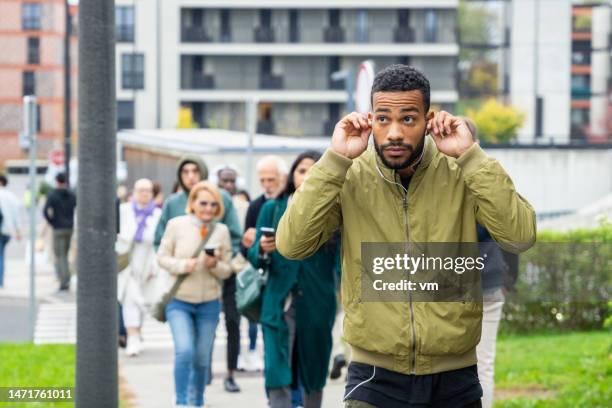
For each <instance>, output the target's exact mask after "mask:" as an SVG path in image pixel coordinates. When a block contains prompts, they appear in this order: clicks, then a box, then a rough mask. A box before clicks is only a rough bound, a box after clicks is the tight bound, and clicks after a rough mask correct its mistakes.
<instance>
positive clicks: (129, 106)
mask: <svg viewBox="0 0 612 408" xmlns="http://www.w3.org/2000/svg"><path fill="white" fill-rule="evenodd" d="M133 128H134V101H117V129H118V130H121V129H133Z"/></svg>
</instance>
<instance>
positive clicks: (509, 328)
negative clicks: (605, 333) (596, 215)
mask: <svg viewBox="0 0 612 408" xmlns="http://www.w3.org/2000/svg"><path fill="white" fill-rule="evenodd" d="M611 244H612V224H610V223H604V224H602V225H601V226H600V227H598V228H593V229H576V230H572V231H568V232H556V231H541V232H539V233H538V238H537V243H536V245H535V246H534V247H533V248H531V249H530V250H528V251H527V252H525V253H524V254H522V255H521V257H520V270H519V276H518V281H517V284H516V288H517V290H516V292H515V293H512V294H510V295H509V296H508V297H507V302H506V305H505V307H504V318H503V321H502V323H501V328H502V330H503V331H505V332H517V333H525V332H533V331H550V330H552V331H567V330H592V329H601V328H604V327H610V325H611V324H612V323H610V320H611V318H610V315H611V312H612V305H611V303H610V302H609V299H610V297H611V294H610V289H611V288H612V273H610V271H612V245H611ZM606 321H607V322H608V323H606ZM606 324H607V325H608V326H606Z"/></svg>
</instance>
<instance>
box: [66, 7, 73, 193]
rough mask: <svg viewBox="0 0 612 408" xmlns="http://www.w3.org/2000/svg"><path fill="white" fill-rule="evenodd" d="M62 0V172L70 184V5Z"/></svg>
mask: <svg viewBox="0 0 612 408" xmlns="http://www.w3.org/2000/svg"><path fill="white" fill-rule="evenodd" d="M64 1H65V13H66V33H65V35H64V166H65V167H64V172H65V173H66V180H68V186H70V155H71V154H72V143H71V134H72V123H71V120H72V119H71V118H72V115H71V112H70V107H71V105H72V103H71V101H72V95H71V83H70V80H71V72H70V71H71V68H70V31H71V25H72V24H71V17H70V5H69V4H68V0H64Z"/></svg>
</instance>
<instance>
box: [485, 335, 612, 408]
mask: <svg viewBox="0 0 612 408" xmlns="http://www.w3.org/2000/svg"><path fill="white" fill-rule="evenodd" d="M495 382H496V390H495V391H496V401H497V402H496V403H495V408H532V407H538V408H539V407H546V408H549V407H551V408H557V407H568V408H570V407H571V408H578V407H606V408H607V407H610V406H612V333H611V332H588V333H568V334H542V335H533V336H509V337H501V338H500V339H499V341H498V343H497V360H496V365H495ZM499 398H503V399H501V400H499Z"/></svg>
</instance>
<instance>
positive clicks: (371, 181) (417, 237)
mask: <svg viewBox="0 0 612 408" xmlns="http://www.w3.org/2000/svg"><path fill="white" fill-rule="evenodd" d="M476 223H479V224H481V225H482V226H484V227H485V228H486V229H487V230H488V231H489V232H490V233H491V236H492V237H493V238H494V239H495V241H497V242H498V243H500V245H501V246H502V248H504V249H506V250H509V251H512V252H519V251H523V250H526V249H528V248H529V247H531V246H532V245H533V243H534V242H535V234H536V218H535V213H534V210H533V208H532V207H531V205H529V203H528V202H527V200H525V199H524V198H523V197H521V196H520V195H519V194H518V193H517V192H516V190H515V188H514V184H513V183H512V180H511V179H510V177H509V176H508V174H507V173H506V172H505V171H504V169H503V168H502V166H501V165H500V164H499V162H498V161H497V160H495V159H493V158H491V157H489V156H487V155H486V154H485V152H484V151H483V150H482V149H481V148H480V146H478V144H475V145H473V146H472V147H471V148H470V149H469V150H468V151H466V152H465V153H464V154H463V155H462V156H461V157H460V158H458V159H455V158H451V157H449V156H446V155H445V154H443V153H441V152H439V151H438V149H437V147H436V145H435V143H434V141H433V140H432V139H431V138H430V137H429V136H427V138H426V140H425V151H424V154H423V159H422V161H421V163H420V164H419V166H418V167H417V169H416V172H415V174H414V175H413V176H412V180H411V182H410V185H409V188H408V191H404V190H403V188H402V187H401V180H400V177H399V174H397V173H396V172H395V171H394V170H392V169H389V168H387V167H386V166H385V165H384V164H383V163H382V162H381V160H380V158H379V157H378V154H377V153H376V151H375V149H374V147H373V146H370V147H369V148H368V149H367V151H365V152H364V153H363V154H362V155H361V156H359V157H358V158H356V159H354V160H350V159H347V158H345V157H343V156H341V155H339V154H337V153H335V152H334V151H332V150H328V151H327V152H325V154H324V155H323V157H322V158H321V159H320V160H319V161H318V162H317V163H316V164H315V165H314V166H313V167H312V168H311V169H310V171H309V173H308V175H307V177H306V180H305V181H304V183H302V185H301V186H300V188H299V189H298V191H297V192H296V193H295V194H294V197H293V200H292V202H291V205H290V206H289V208H288V209H287V211H286V212H285V214H284V215H283V217H282V220H281V221H280V224H279V226H278V230H277V235H276V244H277V248H278V251H279V252H280V253H281V254H283V255H284V256H285V257H287V258H290V259H304V258H307V257H309V256H311V255H312V254H313V253H315V252H316V251H317V250H318V248H319V247H320V246H321V244H322V243H324V242H325V241H326V240H327V238H328V237H330V236H331V235H332V234H333V233H334V231H336V230H338V229H340V230H341V232H342V304H343V307H344V311H345V319H344V338H345V339H346V340H347V342H348V343H349V344H351V346H352V359H353V360H354V361H358V362H362V363H366V364H372V365H376V366H379V367H383V368H386V369H388V370H393V371H396V372H400V373H404V374H417V375H421V374H431V373H439V372H444V371H450V370H455V369H459V368H463V367H467V366H471V365H474V364H476V345H477V344H478V342H479V341H480V333H481V321H482V303H478V302H463V303H462V302H411V301H404V302H362V301H361V296H362V275H361V274H362V259H361V244H362V242H380V243H397V242H406V241H409V242H416V243H419V242H446V243H451V242H477V234H476Z"/></svg>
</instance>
